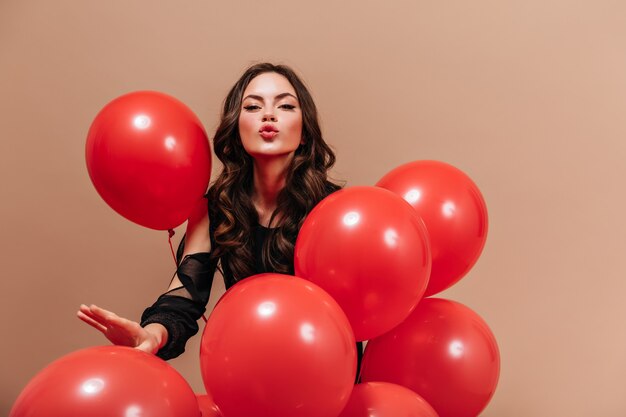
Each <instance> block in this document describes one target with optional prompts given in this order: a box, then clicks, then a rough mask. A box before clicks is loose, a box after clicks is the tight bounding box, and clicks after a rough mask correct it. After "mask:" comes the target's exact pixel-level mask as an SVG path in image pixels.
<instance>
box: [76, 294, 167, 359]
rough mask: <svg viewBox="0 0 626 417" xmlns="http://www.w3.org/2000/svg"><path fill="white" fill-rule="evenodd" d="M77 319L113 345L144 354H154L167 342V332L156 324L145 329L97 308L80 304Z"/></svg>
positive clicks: (133, 322)
mask: <svg viewBox="0 0 626 417" xmlns="http://www.w3.org/2000/svg"><path fill="white" fill-rule="evenodd" d="M77 316H78V318H79V319H81V320H82V321H84V322H85V323H87V324H88V325H90V326H91V327H93V328H95V329H96V330H99V331H100V332H102V334H104V335H105V336H106V338H107V339H109V340H110V341H111V343H113V344H115V345H122V346H130V347H133V348H136V349H139V350H142V351H144V352H148V353H152V354H154V353H156V352H157V351H158V350H159V349H160V348H161V347H162V346H163V345H164V344H165V343H166V342H167V330H166V329H165V327H164V326H163V325H161V324H158V323H152V324H149V325H147V326H146V327H141V325H140V324H139V323H137V322H135V321H132V320H128V319H125V318H123V317H120V316H118V315H117V314H115V313H113V312H111V311H108V310H105V309H102V308H100V307H98V306H95V305H93V304H92V305H91V306H89V307H88V306H86V305H84V304H81V306H80V309H79V310H78V313H77Z"/></svg>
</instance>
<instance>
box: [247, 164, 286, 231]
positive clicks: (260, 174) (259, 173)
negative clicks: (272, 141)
mask: <svg viewBox="0 0 626 417" xmlns="http://www.w3.org/2000/svg"><path fill="white" fill-rule="evenodd" d="M290 156H291V155H286V157H285V158H276V157H273V158H266V159H255V160H254V193H253V195H252V202H253V203H254V207H255V208H256V210H257V213H258V214H259V223H260V224H261V225H263V226H266V227H267V226H269V221H270V218H271V217H272V214H273V213H274V210H276V202H277V199H278V194H279V193H280V192H281V191H282V189H283V188H285V183H286V178H287V168H288V166H289V164H290V163H291V159H292V158H291V157H290Z"/></svg>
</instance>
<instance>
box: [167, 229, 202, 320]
mask: <svg viewBox="0 0 626 417" xmlns="http://www.w3.org/2000/svg"><path fill="white" fill-rule="evenodd" d="M167 234H168V235H169V237H168V238H167V240H168V242H169V244H170V251H171V252H172V258H174V265H176V268H178V262H176V254H175V253H174V246H172V236H174V235H175V234H176V233H175V232H174V229H169V230H168V231H167ZM202 320H204V322H205V323H206V322H207V318H206V315H204V314H203V315H202Z"/></svg>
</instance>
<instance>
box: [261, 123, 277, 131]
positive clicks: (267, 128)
mask: <svg viewBox="0 0 626 417" xmlns="http://www.w3.org/2000/svg"><path fill="white" fill-rule="evenodd" d="M259 132H278V129H277V128H276V126H274V125H272V124H269V123H266V124H264V125H263V126H261V129H260V130H259Z"/></svg>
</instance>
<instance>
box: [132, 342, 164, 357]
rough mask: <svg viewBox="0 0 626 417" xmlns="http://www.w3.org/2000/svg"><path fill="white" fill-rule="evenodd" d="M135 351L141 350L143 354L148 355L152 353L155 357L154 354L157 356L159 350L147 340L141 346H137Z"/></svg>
mask: <svg viewBox="0 0 626 417" xmlns="http://www.w3.org/2000/svg"><path fill="white" fill-rule="evenodd" d="M135 349H139V350H141V351H143V352H146V353H151V354H153V355H154V354H156V353H157V350H158V349H157V347H156V346H154V344H153V343H150V342H149V341H147V340H146V341H144V342H142V343H140V344H139V345H137V346H136V347H135Z"/></svg>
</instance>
